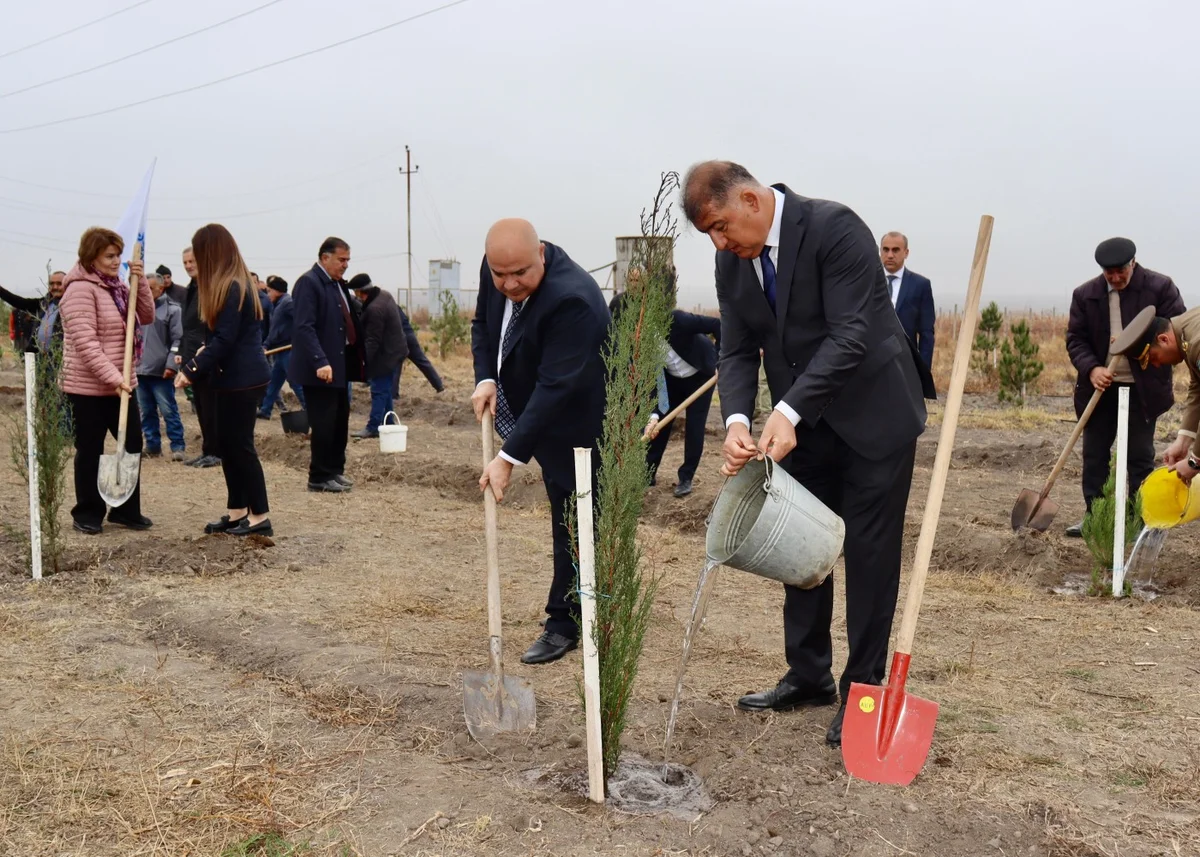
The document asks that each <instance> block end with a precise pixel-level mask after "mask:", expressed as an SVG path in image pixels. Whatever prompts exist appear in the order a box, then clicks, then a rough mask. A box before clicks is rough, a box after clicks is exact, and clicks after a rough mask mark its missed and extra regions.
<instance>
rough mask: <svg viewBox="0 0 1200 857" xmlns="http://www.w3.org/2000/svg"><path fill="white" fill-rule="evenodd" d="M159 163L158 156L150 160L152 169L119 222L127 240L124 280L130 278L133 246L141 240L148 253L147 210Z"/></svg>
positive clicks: (123, 260)
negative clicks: (156, 167) (152, 182)
mask: <svg viewBox="0 0 1200 857" xmlns="http://www.w3.org/2000/svg"><path fill="white" fill-rule="evenodd" d="M157 163H158V158H155V159H154V160H153V161H151V162H150V169H148V170H146V174H145V175H144V176H142V184H141V186H140V187H139V188H138V191H137V194H136V195H135V196H134V197H133V199H132V200H131V201H130V203H129V207H128V208H126V209H125V213H124V214H123V215H121V221H120V223H118V224H117V234H118V235H120V236H121V238H123V239H124V240H125V250H124V251H123V252H122V253H121V279H122V280H126V281H128V279H129V260H130V259H132V258H133V246H134V245H135V244H137V243H138V242H141V244H142V255H143V256H145V253H146V212H147V211H148V210H149V208H150V181H151V180H152V179H153V178H154V165H155V164H157Z"/></svg>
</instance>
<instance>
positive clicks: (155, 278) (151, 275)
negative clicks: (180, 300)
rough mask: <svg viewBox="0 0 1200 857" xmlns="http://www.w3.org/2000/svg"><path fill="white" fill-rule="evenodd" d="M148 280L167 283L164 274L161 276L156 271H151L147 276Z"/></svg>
mask: <svg viewBox="0 0 1200 857" xmlns="http://www.w3.org/2000/svg"><path fill="white" fill-rule="evenodd" d="M146 279H148V280H153V281H154V282H156V283H165V282H166V280H164V279H163V276H162V274H159V273H157V272H155V271H151V272H150V273H148V274H146Z"/></svg>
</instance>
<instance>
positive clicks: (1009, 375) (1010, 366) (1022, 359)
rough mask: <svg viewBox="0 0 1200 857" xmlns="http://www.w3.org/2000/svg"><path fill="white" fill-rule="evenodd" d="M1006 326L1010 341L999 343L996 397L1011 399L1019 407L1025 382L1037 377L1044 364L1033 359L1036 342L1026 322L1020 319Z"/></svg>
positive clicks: (1030, 382)
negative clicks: (1009, 332)
mask: <svg viewBox="0 0 1200 857" xmlns="http://www.w3.org/2000/svg"><path fill="white" fill-rule="evenodd" d="M1009 329H1010V330H1011V332H1012V341H1011V343H1010V342H1008V341H1005V342H1004V343H1002V344H1001V345H1000V363H999V365H998V366H997V372H998V373H999V375H1000V401H1002V402H1013V403H1014V404H1016V405H1017V406H1018V407H1020V406H1023V405H1024V404H1025V397H1026V395H1027V393H1028V389H1029V385H1030V384H1032V383H1033V382H1034V381H1036V380H1037V379H1038V376H1040V375H1041V374H1042V370H1043V369H1044V368H1046V367H1045V364H1044V363H1042V361H1041V360H1038V359H1037V354H1038V351H1039V346H1038V344H1037V343H1036V342H1034V341H1033V337H1032V336H1031V335H1030V333H1029V325H1028V324H1027V323H1026V322H1025V321H1024V320H1022V321H1019V322H1017V323H1016V324H1014V325H1012V327H1011V328H1009Z"/></svg>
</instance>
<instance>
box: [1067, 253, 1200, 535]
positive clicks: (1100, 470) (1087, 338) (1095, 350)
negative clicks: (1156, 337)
mask: <svg viewBox="0 0 1200 857" xmlns="http://www.w3.org/2000/svg"><path fill="white" fill-rule="evenodd" d="M1136 254H1137V247H1135V246H1134V243H1133V242H1132V241H1130V240H1129V239H1128V238H1109V239H1108V240H1106V241H1101V242H1100V245H1099V246H1098V247H1096V253H1095V258H1096V264H1097V265H1099V266H1100V269H1101V272H1100V275H1099V276H1096V277H1093V278H1092V279H1090V280H1088V281H1087V282H1086V283H1084V284H1083V285H1082V286H1079V288H1077V289H1075V292H1074V294H1073V295H1072V296H1071V314H1070V316H1069V317H1068V320H1067V354H1068V355H1070V357H1071V363H1073V364H1074V366H1075V369H1076V370H1077V371H1078V372H1079V376H1078V378H1077V379H1076V382H1075V413H1076V415H1079V414H1082V413H1083V410H1084V408H1086V407H1087V403H1088V399H1090V398H1091V397H1092V393H1093V392H1095V391H1096V390H1103V391H1104V395H1102V396H1101V397H1100V402H1099V404H1097V405H1096V410H1095V411H1094V412H1093V413H1092V417H1091V419H1089V420H1088V424H1087V425H1086V426H1085V427H1084V429H1083V501H1084V503H1085V504H1086V505H1087V508H1088V509H1091V508H1092V503H1093V502H1094V501H1095V500H1096V498H1097V497H1099V496H1100V495H1101V494H1103V493H1104V483H1105V482H1107V481H1108V460H1109V456H1110V455H1111V454H1112V445H1113V441H1115V440H1116V439H1117V390H1118V389H1119V388H1120V387H1122V386H1126V387H1132V388H1133V391H1132V392H1131V393H1130V400H1129V467H1128V476H1129V496H1131V497H1132V496H1134V494H1135V493H1136V492H1137V489H1138V487H1139V486H1140V485H1141V484H1142V480H1143V479H1145V478H1146V477H1147V476H1149V475H1150V471H1152V470H1153V469H1154V427H1155V423H1156V421H1157V420H1158V418H1159V417H1160V416H1161V415H1162V414H1165V413H1166V412H1167V411H1169V410H1170V409H1171V405H1173V404H1175V393H1174V391H1173V389H1172V387H1171V367H1170V366H1147V367H1146V368H1145V369H1143V368H1142V367H1141V366H1140V365H1138V364H1137V363H1136V362H1132V361H1130V360H1128V359H1125V358H1122V359H1121V360H1120V361H1118V363H1117V368H1116V371H1109V369H1108V361H1109V358H1110V355H1109V353H1108V346H1109V344H1110V343H1111V342H1112V341H1113V340H1114V339H1116V338H1117V336H1118V335H1119V334H1120V333H1121V331H1122V330H1123V329H1124V327H1125V325H1127V324H1129V322H1131V321H1133V317H1134V316H1136V315H1137V314H1138V313H1139V312H1141V311H1142V310H1143V309H1145V308H1146V307H1148V306H1152V307H1154V308H1155V314H1156V315H1158V316H1161V317H1163V318H1172V317H1174V316H1177V315H1182V314H1183V312H1184V311H1185V310H1186V307H1185V306H1184V305H1183V297H1182V296H1181V295H1180V294H1179V289H1177V288H1176V287H1175V283H1174V282H1172V280H1171V278H1170V277H1168V276H1166V275H1164V274H1159V273H1158V272H1156V271H1151V270H1150V269H1149V268H1143V267H1142V266H1141V265H1139V264H1138V262H1137V259H1136V258H1135V257H1136ZM1066 534H1067V535H1068V536H1075V537H1079V536H1082V535H1083V523H1082V522H1080V523H1077V524H1074V525H1072V526H1070V527H1067V532H1066Z"/></svg>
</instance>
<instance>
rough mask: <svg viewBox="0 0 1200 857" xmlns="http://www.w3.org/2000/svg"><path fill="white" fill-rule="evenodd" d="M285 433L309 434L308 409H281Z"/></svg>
mask: <svg viewBox="0 0 1200 857" xmlns="http://www.w3.org/2000/svg"><path fill="white" fill-rule="evenodd" d="M279 421H280V422H282V423H283V433H284V434H308V411H280V413H279Z"/></svg>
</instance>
